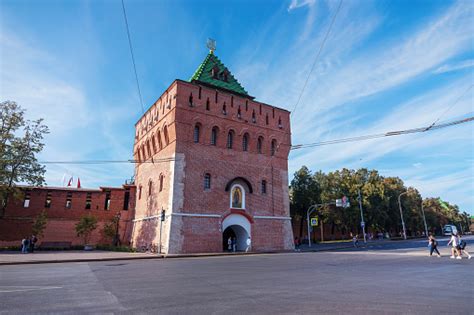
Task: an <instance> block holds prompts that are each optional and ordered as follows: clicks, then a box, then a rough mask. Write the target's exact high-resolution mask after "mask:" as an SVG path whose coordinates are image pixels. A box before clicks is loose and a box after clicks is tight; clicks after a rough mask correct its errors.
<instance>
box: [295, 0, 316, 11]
mask: <svg viewBox="0 0 474 315" xmlns="http://www.w3.org/2000/svg"><path fill="white" fill-rule="evenodd" d="M315 3H316V0H291V3H290V5H289V6H288V12H291V11H293V10H295V9H298V8H302V7H306V6H308V7H312V6H314V4H315Z"/></svg>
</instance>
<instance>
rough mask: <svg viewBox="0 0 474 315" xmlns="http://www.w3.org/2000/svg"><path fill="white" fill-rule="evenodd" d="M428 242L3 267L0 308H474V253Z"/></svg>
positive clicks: (438, 310) (333, 310)
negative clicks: (458, 254) (433, 250)
mask: <svg viewBox="0 0 474 315" xmlns="http://www.w3.org/2000/svg"><path fill="white" fill-rule="evenodd" d="M469 243H470V244H472V243H473V241H472V238H471V239H469ZM403 244H405V245H403ZM421 244H423V242H418V241H413V242H408V243H397V245H396V248H390V246H391V245H392V244H389V245H388V248H386V247H385V248H376V247H375V248H365V249H357V250H339V251H332V252H319V253H287V254H273V255H251V256H223V257H206V258H174V259H165V260H158V259H157V260H135V261H120V262H118V261H117V262H96V263H63V264H40V265H17V266H1V267H0V306H1V307H0V314H10V313H25V314H46V313H69V314H79V313H89V314H91V313H95V314H97V313H100V314H104V313H118V314H120V313H134V314H137V313H139V314H147V313H155V314H156V313H159V314H223V313H226V314H227V313H229V314H445V313H449V314H474V259H471V260H467V259H462V260H453V259H449V257H448V256H447V254H448V248H447V247H446V246H441V248H442V254H444V257H442V258H437V257H431V258H430V257H427V250H426V245H424V246H423V247H420V246H421ZM471 247H472V249H473V250H472V251H473V252H474V246H472V245H471Z"/></svg>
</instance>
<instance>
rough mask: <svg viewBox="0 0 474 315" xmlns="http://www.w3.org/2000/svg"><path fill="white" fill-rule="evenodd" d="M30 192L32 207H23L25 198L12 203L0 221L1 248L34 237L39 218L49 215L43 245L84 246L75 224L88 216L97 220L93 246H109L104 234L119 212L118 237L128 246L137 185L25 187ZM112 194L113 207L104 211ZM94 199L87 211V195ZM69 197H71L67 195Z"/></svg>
mask: <svg viewBox="0 0 474 315" xmlns="http://www.w3.org/2000/svg"><path fill="white" fill-rule="evenodd" d="M127 189H128V191H129V193H130V198H129V208H128V210H124V209H123V208H124V194H125V191H126V190H127ZM22 190H23V191H24V192H29V197H30V204H29V207H27V208H25V207H24V206H23V203H24V199H12V200H10V202H9V204H8V206H7V208H6V211H5V215H4V217H3V218H1V219H0V246H10V245H18V244H19V242H21V239H22V238H23V237H25V236H29V235H31V233H32V232H31V226H32V224H33V222H34V220H35V219H36V217H37V216H38V215H39V214H40V213H41V212H43V211H45V212H46V215H47V218H48V221H47V226H46V229H45V231H44V236H43V237H42V238H40V240H39V244H41V242H71V243H72V244H73V245H79V244H82V240H80V239H79V238H78V237H77V236H76V232H75V225H76V223H77V222H78V221H79V219H80V218H81V217H82V216H83V215H85V214H91V215H93V216H95V217H97V218H98V220H99V227H98V228H97V229H96V230H95V231H94V232H93V235H92V238H91V244H98V243H110V240H106V239H104V238H103V237H102V235H101V231H102V229H103V225H104V223H105V222H108V221H110V220H111V219H112V218H113V217H114V216H115V215H117V213H120V214H121V217H120V224H119V234H120V236H121V241H122V243H123V244H128V243H129V239H130V234H131V229H132V225H131V220H132V218H133V216H134V208H135V195H136V194H135V186H129V185H126V186H124V187H123V188H101V189H75V188H74V189H73V188H58V187H23V188H22ZM48 192H49V194H50V195H49V196H50V198H51V206H50V208H45V201H46V198H47V196H48ZM107 192H109V193H110V207H109V210H105V209H104V206H105V199H106V193H107ZM88 193H90V196H91V201H92V203H91V209H85V205H86V199H87V194H88ZM68 194H70V195H68ZM69 196H70V197H69ZM68 198H70V200H71V201H72V204H71V208H66V200H67V199H68Z"/></svg>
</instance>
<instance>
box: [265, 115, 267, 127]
mask: <svg viewBox="0 0 474 315" xmlns="http://www.w3.org/2000/svg"><path fill="white" fill-rule="evenodd" d="M265 124H267V125H268V114H267V115H266V116H265Z"/></svg>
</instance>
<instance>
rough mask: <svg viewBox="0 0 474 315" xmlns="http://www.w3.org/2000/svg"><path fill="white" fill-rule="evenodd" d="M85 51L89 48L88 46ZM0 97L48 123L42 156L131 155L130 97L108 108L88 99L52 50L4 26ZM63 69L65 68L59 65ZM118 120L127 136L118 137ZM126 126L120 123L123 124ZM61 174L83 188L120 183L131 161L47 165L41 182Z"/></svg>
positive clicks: (57, 183)
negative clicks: (44, 176) (71, 176)
mask: <svg viewBox="0 0 474 315" xmlns="http://www.w3.org/2000/svg"><path fill="white" fill-rule="evenodd" d="M89 49H90V50H91V54H93V53H94V52H93V51H92V50H93V47H92V46H89ZM0 53H1V58H0V99H1V100H12V101H16V102H17V103H18V104H19V105H20V106H22V107H23V108H24V109H26V115H27V118H29V119H37V118H44V123H45V124H46V125H47V126H48V127H49V128H50V134H48V135H47V136H46V138H45V148H44V150H43V152H42V153H41V154H40V157H39V158H40V160H42V161H58V160H59V161H68V160H73V161H77V160H90V159H101V158H102V159H121V160H126V159H128V158H131V156H132V154H131V151H132V148H131V146H130V148H128V147H127V144H128V143H129V142H131V141H132V140H131V139H132V138H133V125H132V124H130V122H129V121H128V120H129V119H130V113H129V111H128V110H127V108H126V107H127V105H128V103H130V102H127V101H124V100H123V99H122V100H121V101H122V102H121V103H120V104H119V105H116V106H114V107H108V106H105V105H103V104H102V103H103V102H101V101H99V100H98V99H94V100H91V99H90V97H89V96H88V95H87V93H86V88H85V87H83V84H87V83H88V82H84V81H82V78H81V77H80V75H78V74H77V73H70V71H71V67H69V66H68V65H67V64H65V63H64V61H63V60H61V59H59V58H57V57H56V56H55V55H54V54H52V53H50V52H48V51H46V50H44V49H41V48H39V47H37V46H36V45H34V44H33V43H31V42H28V41H26V40H22V39H20V38H19V37H17V36H16V35H15V34H14V33H13V32H7V30H6V29H5V28H2V29H1V31H0ZM64 69H67V70H64ZM120 124H130V137H129V138H128V139H127V138H126V137H125V138H124V137H121V136H120V132H121V131H122V130H123V129H124V128H123V127H120V126H119V125H120ZM125 129H126V128H125ZM64 174H73V175H74V176H75V177H80V178H81V182H82V185H83V187H94V186H95V187H97V186H100V185H110V183H123V181H124V180H125V179H126V178H129V177H130V176H131V175H132V174H133V165H119V164H111V165H57V164H48V165H47V173H46V182H47V183H48V185H53V186H60V185H61V184H62V183H61V181H62V178H63V175H64Z"/></svg>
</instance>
